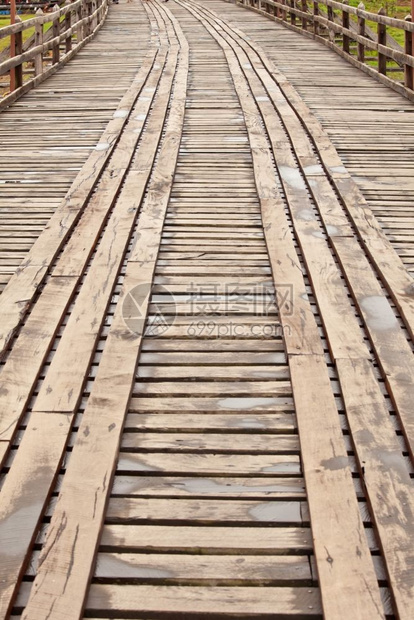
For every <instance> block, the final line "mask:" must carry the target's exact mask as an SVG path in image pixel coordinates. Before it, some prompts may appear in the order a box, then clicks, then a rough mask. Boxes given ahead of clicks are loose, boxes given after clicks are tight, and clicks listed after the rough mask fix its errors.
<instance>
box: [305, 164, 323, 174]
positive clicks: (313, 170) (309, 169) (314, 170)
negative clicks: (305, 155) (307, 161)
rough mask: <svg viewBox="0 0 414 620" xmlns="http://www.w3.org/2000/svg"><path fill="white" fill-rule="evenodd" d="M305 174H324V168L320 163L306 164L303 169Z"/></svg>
mask: <svg viewBox="0 0 414 620" xmlns="http://www.w3.org/2000/svg"><path fill="white" fill-rule="evenodd" d="M303 170H304V172H305V174H324V170H323V168H322V166H321V165H320V164H315V165H314V166H305V168H304V169H303Z"/></svg>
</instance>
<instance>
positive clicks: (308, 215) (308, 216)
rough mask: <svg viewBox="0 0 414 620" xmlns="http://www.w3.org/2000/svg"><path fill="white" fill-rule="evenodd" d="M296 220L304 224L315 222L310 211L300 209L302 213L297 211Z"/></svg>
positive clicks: (313, 215)
mask: <svg viewBox="0 0 414 620" xmlns="http://www.w3.org/2000/svg"><path fill="white" fill-rule="evenodd" d="M298 218H299V219H300V220H304V221H305V222H312V221H314V220H316V217H315V214H314V212H313V211H311V210H310V209H302V211H299V213H298Z"/></svg>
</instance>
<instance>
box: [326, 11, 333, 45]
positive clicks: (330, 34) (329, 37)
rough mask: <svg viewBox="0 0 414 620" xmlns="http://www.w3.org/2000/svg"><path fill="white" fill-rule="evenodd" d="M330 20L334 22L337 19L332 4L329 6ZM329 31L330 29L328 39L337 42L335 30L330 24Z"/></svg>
mask: <svg viewBox="0 0 414 620" xmlns="http://www.w3.org/2000/svg"><path fill="white" fill-rule="evenodd" d="M327 8H328V21H329V22H334V21H335V13H334V11H333V8H332V7H331V6H328V7H327ZM328 28H329V31H328V39H329V40H330V41H332V42H333V43H335V31H334V30H332V29H331V27H330V26H328Z"/></svg>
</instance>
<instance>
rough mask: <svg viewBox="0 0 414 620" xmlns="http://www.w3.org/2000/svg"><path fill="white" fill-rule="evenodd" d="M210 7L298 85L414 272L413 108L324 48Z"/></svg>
mask: <svg viewBox="0 0 414 620" xmlns="http://www.w3.org/2000/svg"><path fill="white" fill-rule="evenodd" d="M209 6H210V7H211V8H212V9H213V10H215V11H217V12H218V13H219V14H220V15H223V16H224V17H225V18H226V19H228V20H230V21H231V23H233V24H235V25H236V26H238V27H239V28H241V29H242V30H244V32H246V34H247V35H249V36H250V37H252V38H253V39H254V40H256V41H257V42H259V43H260V45H261V46H262V47H263V49H264V50H265V51H266V53H267V54H268V56H269V58H270V59H271V60H272V61H273V62H274V63H275V65H276V66H277V67H278V69H279V70H280V71H281V72H282V73H283V74H284V75H286V77H287V78H288V80H289V81H290V82H291V83H292V84H293V86H295V88H296V89H297V90H298V92H299V94H300V95H301V97H302V99H303V100H304V101H305V102H306V104H307V105H308V106H309V108H310V110H311V111H312V113H313V114H315V116H316V117H317V119H318V120H319V121H320V123H321V124H322V126H323V128H324V129H325V130H326V132H327V133H328V135H329V137H330V138H331V140H332V142H333V144H334V145H335V148H336V150H337V151H338V154H339V155H340V157H341V160H342V161H343V163H344V164H345V165H346V168H347V170H348V171H349V172H350V174H352V176H353V178H354V180H355V181H356V183H357V184H358V186H359V188H360V189H361V191H362V194H363V196H364V198H365V199H366V201H367V203H368V205H369V207H370V209H371V210H372V211H373V213H374V214H375V216H376V218H377V220H378V221H379V222H380V223H381V226H382V228H383V230H384V232H385V233H386V234H387V236H388V238H389V239H390V241H391V242H392V244H393V246H394V248H395V249H396V251H397V252H398V254H399V255H400V256H401V259H402V261H403V262H404V264H405V265H406V267H407V269H408V270H409V271H410V272H411V273H413V272H414V245H413V220H412V210H413V207H414V163H413V162H414V157H413V155H414V116H413V105H412V103H410V102H409V101H406V100H404V98H402V97H400V96H399V95H397V94H396V93H394V92H393V91H392V90H390V89H388V88H386V87H385V86H382V85H381V84H378V82H376V81H375V80H374V79H367V77H366V75H364V74H363V73H362V72H360V71H359V70H358V69H356V68H354V67H353V66H352V65H350V64H349V63H347V62H346V61H345V60H343V59H342V58H341V57H339V56H337V55H336V54H331V53H330V52H327V50H326V49H325V47H324V46H323V45H322V44H321V43H318V42H316V41H313V40H312V39H309V38H308V37H304V36H301V35H300V34H298V33H296V32H293V31H291V30H289V29H287V28H284V27H283V26H281V25H279V24H276V23H274V22H273V21H271V20H269V19H266V18H263V17H262V16H260V15H257V14H256V13H253V12H251V11H246V10H245V9H243V8H240V7H236V6H235V5H234V4H229V3H225V2H222V1H221V0H218V1H214V0H211V1H210V2H209Z"/></svg>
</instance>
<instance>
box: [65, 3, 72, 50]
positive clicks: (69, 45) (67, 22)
mask: <svg viewBox="0 0 414 620" xmlns="http://www.w3.org/2000/svg"><path fill="white" fill-rule="evenodd" d="M71 4H72V2H71V1H70V0H65V6H70V5H71ZM71 26H72V11H68V12H67V13H66V15H65V31H66V32H67V31H68V30H70V27H71ZM71 49H72V35H71V34H68V35H67V36H66V40H65V52H66V54H68V53H69V52H70V51H71Z"/></svg>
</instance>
